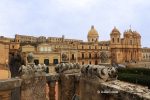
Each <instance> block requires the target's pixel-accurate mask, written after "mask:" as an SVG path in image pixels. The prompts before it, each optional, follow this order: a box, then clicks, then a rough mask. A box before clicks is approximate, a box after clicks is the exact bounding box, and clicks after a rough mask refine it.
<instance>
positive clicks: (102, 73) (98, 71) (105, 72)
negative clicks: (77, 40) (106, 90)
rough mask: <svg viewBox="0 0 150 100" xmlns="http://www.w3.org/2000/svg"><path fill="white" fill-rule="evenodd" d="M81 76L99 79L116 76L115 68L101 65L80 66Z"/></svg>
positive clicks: (112, 78)
mask: <svg viewBox="0 0 150 100" xmlns="http://www.w3.org/2000/svg"><path fill="white" fill-rule="evenodd" d="M81 75H82V77H87V78H90V79H91V78H92V79H96V80H97V79H99V81H102V82H103V81H110V80H114V79H116V78H117V70H116V69H115V68H114V67H106V66H102V65H84V66H83V67H82V68H81Z"/></svg>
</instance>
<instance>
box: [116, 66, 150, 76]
mask: <svg viewBox="0 0 150 100" xmlns="http://www.w3.org/2000/svg"><path fill="white" fill-rule="evenodd" d="M118 72H119V73H131V74H138V75H148V76H150V69H146V68H119V69H118Z"/></svg>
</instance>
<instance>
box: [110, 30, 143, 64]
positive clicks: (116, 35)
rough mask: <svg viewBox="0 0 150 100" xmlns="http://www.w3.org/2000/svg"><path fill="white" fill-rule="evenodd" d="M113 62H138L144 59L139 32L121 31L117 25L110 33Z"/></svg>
mask: <svg viewBox="0 0 150 100" xmlns="http://www.w3.org/2000/svg"><path fill="white" fill-rule="evenodd" d="M110 37H111V40H110V48H111V56H112V63H123V62H138V61H141V59H142V51H141V36H140V34H139V33H138V32H136V31H132V30H131V29H129V30H127V31H125V32H124V34H123V38H121V33H120V32H119V30H118V29H117V28H116V27H115V28H114V29H113V30H112V32H111V34H110Z"/></svg>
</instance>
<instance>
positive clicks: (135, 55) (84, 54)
mask: <svg viewBox="0 0 150 100" xmlns="http://www.w3.org/2000/svg"><path fill="white" fill-rule="evenodd" d="M14 41H15V42H10V44H9V51H12V50H14V51H17V50H19V51H21V52H22V53H23V54H24V55H25V56H27V54H28V53H29V52H32V53H34V55H35V61H34V62H35V63H36V64H39V63H45V64H47V65H51V64H57V63H60V62H64V61H65V62H78V63H80V64H95V65H97V64H101V63H108V64H110V63H111V64H112V63H125V62H140V61H148V60H149V57H150V55H149V53H150V50H149V49H148V48H141V36H140V34H139V33H138V32H136V31H132V30H131V29H129V30H127V31H125V32H124V33H123V37H121V33H120V31H119V30H118V29H117V28H116V27H114V29H113V30H112V31H111V33H110V40H109V41H100V40H99V33H98V32H97V30H96V29H95V28H94V26H91V29H90V30H89V31H88V33H87V41H86V42H85V41H83V40H77V39H66V38H65V36H62V37H48V38H46V37H45V36H40V37H34V36H25V35H18V34H17V35H15V39H14ZM26 61H27V60H26ZM26 63H27V62H26Z"/></svg>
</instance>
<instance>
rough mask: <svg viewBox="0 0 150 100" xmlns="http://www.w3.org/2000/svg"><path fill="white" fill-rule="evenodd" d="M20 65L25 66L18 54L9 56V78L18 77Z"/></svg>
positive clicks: (20, 55)
mask: <svg viewBox="0 0 150 100" xmlns="http://www.w3.org/2000/svg"><path fill="white" fill-rule="evenodd" d="M21 65H25V60H24V59H23V57H22V54H21V53H20V52H14V53H12V54H10V57H9V68H10V72H11V77H16V76H19V75H20V73H19V68H20V66H21Z"/></svg>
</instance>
